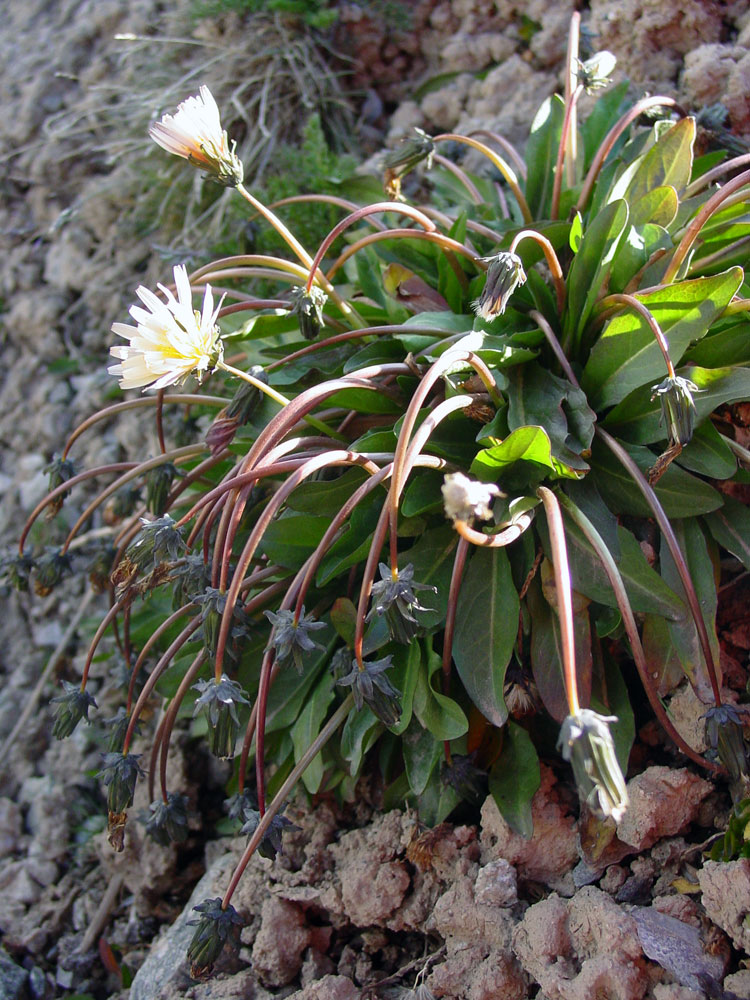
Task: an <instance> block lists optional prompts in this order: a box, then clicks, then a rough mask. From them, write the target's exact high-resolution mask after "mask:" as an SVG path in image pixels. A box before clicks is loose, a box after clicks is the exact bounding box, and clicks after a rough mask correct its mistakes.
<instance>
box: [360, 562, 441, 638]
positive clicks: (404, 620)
mask: <svg viewBox="0 0 750 1000" xmlns="http://www.w3.org/2000/svg"><path fill="white" fill-rule="evenodd" d="M380 576H381V579H380V580H379V581H378V582H377V583H374V584H373V586H372V610H371V611H370V613H369V614H368V616H367V621H370V620H371V619H372V618H373V617H374V616H375V615H378V616H381V615H384V616H385V620H386V622H387V624H388V631H389V632H390V634H391V638H392V639H395V640H396V642H402V643H404V644H405V645H408V644H409V643H410V642H411V640H412V639H413V638H414V636H415V635H417V634H418V633H419V631H420V624H419V621H418V620H417V619H416V618H415V617H414V612H415V611H430V610H431V609H430V608H424V607H422V605H421V604H420V603H419V602H418V601H417V597H416V594H415V593H414V591H415V590H431V591H432V592H433V594H434V593H437V590H436V588H435V587H430V586H429V585H428V584H426V583H417V582H416V581H415V580H414V567H413V566H412V565H411V563H410V564H409V565H407V566H405V567H404V568H403V569H402V570H400V571H399V572H397V574H396V576H395V577H394V575H393V573H392V572H391V570H390V568H389V567H388V566H386V565H385V563H380Z"/></svg>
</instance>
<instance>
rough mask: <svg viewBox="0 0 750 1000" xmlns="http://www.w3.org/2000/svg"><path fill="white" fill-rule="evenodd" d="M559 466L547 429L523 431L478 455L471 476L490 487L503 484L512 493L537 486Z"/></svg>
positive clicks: (519, 429)
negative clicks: (554, 457)
mask: <svg viewBox="0 0 750 1000" xmlns="http://www.w3.org/2000/svg"><path fill="white" fill-rule="evenodd" d="M517 465H520V466H521V467H520V468H515V466H517ZM550 469H553V470H556V469H557V466H556V464H555V462H554V460H553V458H552V448H551V445H550V440H549V436H548V435H547V432H546V431H545V430H544V428H543V427H519V428H518V429H517V430H515V431H513V433H512V434H509V435H508V437H507V438H506V439H505V440H504V441H503V442H502V444H496V445H492V447H490V448H485V449H483V450H482V451H480V452H478V453H477V455H476V456H475V458H474V461H473V462H472V463H471V467H470V472H471V473H472V475H474V476H477V477H478V478H479V479H481V480H483V481H484V482H486V483H494V482H497V481H499V480H502V481H503V484H504V486H505V487H506V488H507V489H508V490H509V491H511V492H512V491H514V490H515V489H516V488H518V489H523V488H524V486H528V487H533V486H537V485H538V484H539V483H541V481H542V480H543V479H545V478H546V477H547V476H548V475H549V470H550Z"/></svg>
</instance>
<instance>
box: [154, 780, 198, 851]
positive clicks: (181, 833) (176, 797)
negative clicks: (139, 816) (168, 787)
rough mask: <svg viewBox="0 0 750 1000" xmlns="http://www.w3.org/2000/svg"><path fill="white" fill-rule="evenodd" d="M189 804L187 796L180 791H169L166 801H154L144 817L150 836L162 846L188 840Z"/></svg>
mask: <svg viewBox="0 0 750 1000" xmlns="http://www.w3.org/2000/svg"><path fill="white" fill-rule="evenodd" d="M187 806H188V800H187V796H186V795H180V793H179V792H169V794H168V795H167V801H166V802H165V801H164V800H163V799H157V800H156V802H152V803H151V805H150V806H149V807H148V813H147V814H146V815H145V816H144V817H143V819H144V822H145V824H146V833H147V834H148V836H149V837H151V839H152V840H155V841H156V843H157V844H161V845H162V847H167V846H168V845H169V844H181V843H183V842H184V841H185V840H187V836H188V815H187Z"/></svg>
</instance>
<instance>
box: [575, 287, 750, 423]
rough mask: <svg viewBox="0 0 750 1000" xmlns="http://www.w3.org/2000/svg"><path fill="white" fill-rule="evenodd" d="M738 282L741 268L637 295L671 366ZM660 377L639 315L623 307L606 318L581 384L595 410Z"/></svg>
mask: <svg viewBox="0 0 750 1000" xmlns="http://www.w3.org/2000/svg"><path fill="white" fill-rule="evenodd" d="M741 283H742V270H741V269H740V268H738V267H737V268H731V269H730V270H728V271H725V272H723V273H722V274H717V275H714V276H713V277H710V278H696V279H693V280H690V281H680V282H677V283H676V284H673V285H669V286H667V287H665V288H658V289H656V290H655V291H653V292H647V293H645V294H642V295H636V298H637V299H639V301H640V302H642V303H643V304H644V305H645V306H646V307H647V308H648V310H649V311H650V312H651V314H652V315H653V317H654V319H655V320H656V321H657V323H658V324H659V326H660V327H661V330H662V332H663V333H664V334H665V335H666V338H667V341H668V343H669V353H670V357H671V358H672V363H673V364H677V363H678V362H679V360H680V358H681V357H682V355H683V354H684V352H685V351H686V350H687V347H688V345H689V344H690V343H691V342H692V341H695V340H698V339H700V338H701V337H702V336H704V334H705V333H706V331H707V330H708V329H709V327H710V326H711V324H712V323H713V322H714V320H715V319H716V318H717V316H719V315H720V314H721V313H722V312H723V310H724V309H725V307H726V306H727V305H728V303H729V302H730V301H731V299H732V296H733V295H734V294H735V292H736V291H737V289H738V288H739V287H740V285H741ZM663 374H664V359H663V357H662V353H661V350H660V349H659V345H658V344H657V343H656V340H655V339H654V335H653V332H652V331H651V329H650V327H649V326H648V324H647V323H646V321H645V319H643V318H642V317H641V316H640V315H639V314H638V313H636V312H634V311H633V310H632V309H624V310H623V311H622V312H621V313H619V314H618V315H617V316H615V317H614V319H612V320H610V321H609V323H608V324H607V326H606V327H605V329H604V331H603V333H602V335H601V336H600V337H599V339H598V341H597V342H596V344H594V346H593V348H592V350H591V354H590V356H589V360H588V362H587V364H586V367H585V369H584V371H583V376H582V378H581V385H582V387H583V389H584V390H585V392H586V394H587V396H588V398H589V403H590V405H591V406H593V407H594V409H595V410H597V411H599V410H601V409H603V408H604V407H606V406H612V405H614V404H615V403H619V402H620V400H622V399H624V398H625V397H626V396H627V395H628V393H630V392H632V390H633V389H636V388H638V387H639V386H642V385H647V384H648V385H649V386H650V385H653V384H654V383H655V382H658V381H659V380H660V379H661V377H662V376H663Z"/></svg>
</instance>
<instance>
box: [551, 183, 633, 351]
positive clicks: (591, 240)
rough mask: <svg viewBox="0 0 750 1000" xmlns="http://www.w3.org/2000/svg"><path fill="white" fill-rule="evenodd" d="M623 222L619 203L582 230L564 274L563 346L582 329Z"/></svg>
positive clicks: (622, 207) (624, 206) (624, 214)
mask: <svg viewBox="0 0 750 1000" xmlns="http://www.w3.org/2000/svg"><path fill="white" fill-rule="evenodd" d="M627 221H628V206H627V203H626V202H625V201H623V200H622V199H619V200H617V201H613V202H610V204H608V205H605V207H604V208H603V209H602V210H601V212H599V214H598V215H597V216H596V217H595V218H594V220H593V221H592V222H590V223H589V224H588V226H587V227H586V230H585V232H584V235H583V239H582V240H581V248H580V250H579V251H578V253H577V254H576V256H575V260H574V261H573V264H572V265H571V268H570V272H569V274H568V280H567V285H568V302H567V306H566V310H565V321H564V342H567V341H568V340H569V339H571V338H572V337H574V335H575V334H576V333H579V334H580V332H581V331H582V330H583V329H584V327H585V326H586V323H587V322H588V319H589V316H590V315H591V310H592V309H593V307H594V303H595V302H596V300H597V298H598V297H599V295H600V294H601V289H602V284H603V282H604V278H605V276H606V274H607V272H608V271H609V268H610V264H611V262H612V258H613V257H614V253H615V249H616V247H617V243H618V240H619V239H620V236H621V235H622V233H623V231H624V229H625V226H626V224H627Z"/></svg>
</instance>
